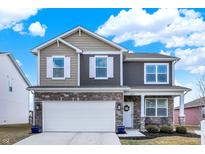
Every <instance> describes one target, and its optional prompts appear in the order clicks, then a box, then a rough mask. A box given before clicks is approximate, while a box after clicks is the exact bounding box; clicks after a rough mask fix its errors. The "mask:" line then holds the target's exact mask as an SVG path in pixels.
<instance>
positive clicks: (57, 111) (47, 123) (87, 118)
mask: <svg viewBox="0 0 205 154" xmlns="http://www.w3.org/2000/svg"><path fill="white" fill-rule="evenodd" d="M43 127H44V131H115V102H87V101H84V102H44V103H43Z"/></svg>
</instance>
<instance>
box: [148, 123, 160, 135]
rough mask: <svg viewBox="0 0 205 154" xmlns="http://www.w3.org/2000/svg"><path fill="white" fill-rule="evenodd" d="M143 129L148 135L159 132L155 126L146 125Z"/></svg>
mask: <svg viewBox="0 0 205 154" xmlns="http://www.w3.org/2000/svg"><path fill="white" fill-rule="evenodd" d="M145 129H146V130H147V131H148V132H149V133H158V132H159V128H158V127H157V126H155V125H147V126H146V127H145Z"/></svg>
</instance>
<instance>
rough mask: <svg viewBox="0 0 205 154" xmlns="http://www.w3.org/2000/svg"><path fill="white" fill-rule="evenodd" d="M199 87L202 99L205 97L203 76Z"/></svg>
mask: <svg viewBox="0 0 205 154" xmlns="http://www.w3.org/2000/svg"><path fill="white" fill-rule="evenodd" d="M198 87H199V91H200V97H204V96H205V75H202V76H201V77H200V79H199V81H198Z"/></svg>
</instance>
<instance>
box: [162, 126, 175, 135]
mask: <svg viewBox="0 0 205 154" xmlns="http://www.w3.org/2000/svg"><path fill="white" fill-rule="evenodd" d="M160 133H168V134H171V133H173V127H172V126H167V125H164V126H161V127H160Z"/></svg>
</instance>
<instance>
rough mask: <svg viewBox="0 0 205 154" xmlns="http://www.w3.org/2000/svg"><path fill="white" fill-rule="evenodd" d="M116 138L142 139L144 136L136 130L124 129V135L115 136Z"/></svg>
mask: <svg viewBox="0 0 205 154" xmlns="http://www.w3.org/2000/svg"><path fill="white" fill-rule="evenodd" d="M117 135H118V137H123V138H124V137H144V136H145V135H144V134H142V133H141V132H139V130H137V129H126V134H117Z"/></svg>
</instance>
